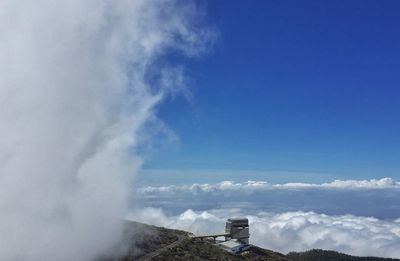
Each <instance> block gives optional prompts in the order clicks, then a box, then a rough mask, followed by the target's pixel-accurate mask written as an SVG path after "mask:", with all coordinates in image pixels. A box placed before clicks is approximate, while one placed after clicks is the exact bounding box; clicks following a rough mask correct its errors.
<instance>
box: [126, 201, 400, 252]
mask: <svg viewBox="0 0 400 261" xmlns="http://www.w3.org/2000/svg"><path fill="white" fill-rule="evenodd" d="M233 216H247V217H248V218H249V222H250V233H251V236H250V238H251V240H250V241H251V243H252V244H255V245H259V246H261V247H265V248H269V249H273V250H277V251H281V252H284V253H287V252H289V251H304V250H308V249H313V248H322V249H332V250H337V251H341V252H344V253H348V254H353V255H361V256H367V255H373V256H383V257H399V256H400V249H399V247H398V246H399V245H400V219H397V220H394V221H383V220H379V219H376V218H370V217H360V216H354V215H340V216H329V215H324V214H317V213H315V212H300V211H296V212H285V213H279V214H273V213H267V212H260V213H257V214H254V215H248V214H247V213H246V212H245V211H242V210H240V209H219V210H208V211H193V210H186V211H184V212H183V213H180V214H179V215H167V214H165V212H164V211H163V210H162V209H160V208H144V209H141V210H140V211H139V210H138V211H135V212H134V214H132V215H130V216H129V217H128V218H130V219H133V220H138V221H142V222H145V223H151V224H154V225H158V226H165V227H170V228H178V229H184V230H188V231H191V232H193V233H195V234H196V233H198V234H205V233H214V232H221V231H223V229H224V224H225V220H226V218H229V217H233Z"/></svg>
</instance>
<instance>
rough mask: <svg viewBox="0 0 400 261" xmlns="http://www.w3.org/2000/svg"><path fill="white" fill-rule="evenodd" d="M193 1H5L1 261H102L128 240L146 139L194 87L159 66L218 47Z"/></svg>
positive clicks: (0, 75) (0, 23) (1, 22)
mask: <svg viewBox="0 0 400 261" xmlns="http://www.w3.org/2000/svg"><path fill="white" fill-rule="evenodd" d="M185 3H186V4H183V5H182V2H180V4H179V5H178V3H177V2H175V1H173V0H171V1H169V0H143V1H142V0H138V1H130V0H116V1H114V0H112V1H111V0H102V1H100V0H85V1H82V0H57V1H53V0H39V1H23V0H2V1H1V2H0V31H1V33H0V122H1V127H0V213H1V214H0V231H1V233H0V259H1V260H18V261H20V260H40V261H42V260H91V258H93V257H94V256H95V255H96V254H98V253H99V251H108V250H109V247H110V246H111V245H112V243H113V242H114V240H115V239H117V238H118V237H119V234H120V229H119V225H120V218H121V217H122V216H123V215H124V214H125V213H126V198H127V193H128V186H130V184H131V179H132V175H133V174H134V173H135V171H136V169H137V168H138V167H139V166H140V163H141V160H140V158H138V157H136V156H134V155H132V151H133V150H132V148H134V147H135V146H137V145H138V144H139V143H140V142H141V136H140V135H139V134H138V133H139V130H141V129H142V128H143V126H144V124H145V123H146V122H147V121H148V120H149V119H152V118H154V114H153V108H154V106H155V105H156V104H157V103H158V102H159V101H160V100H161V99H163V97H164V96H165V94H166V93H168V92H169V93H170V92H175V91H176V90H178V91H179V90H181V89H182V86H181V83H182V82H183V81H182V70H181V69H177V68H175V67H170V66H168V65H166V64H165V63H156V62H157V61H159V60H160V59H162V55H163V54H165V52H166V51H167V50H170V49H175V50H179V51H182V52H183V53H185V54H186V55H190V56H192V55H198V54H199V53H201V52H202V51H203V50H204V48H206V45H207V44H206V42H207V41H208V40H209V38H210V34H209V32H208V31H206V30H202V29H200V28H199V27H198V25H199V23H198V22H197V21H196V19H197V18H196V16H197V15H196V8H195V6H194V5H193V4H191V3H190V2H185ZM160 64H163V65H165V66H164V67H161V66H160Z"/></svg>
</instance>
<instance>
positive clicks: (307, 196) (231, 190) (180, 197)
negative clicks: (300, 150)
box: [136, 178, 400, 219]
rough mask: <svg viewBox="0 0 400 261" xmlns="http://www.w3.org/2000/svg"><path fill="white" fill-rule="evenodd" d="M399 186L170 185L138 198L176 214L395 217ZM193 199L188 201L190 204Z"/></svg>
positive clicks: (381, 182)
mask: <svg viewBox="0 0 400 261" xmlns="http://www.w3.org/2000/svg"><path fill="white" fill-rule="evenodd" d="M399 198H400V185H399V182H397V181H395V180H393V179H391V178H382V179H371V180H335V181H333V182H330V183H322V184H309V183H285V184H271V183H268V182H265V181H247V182H233V181H223V182H220V183H216V184H192V185H170V186H159V187H154V186H144V187H141V188H139V189H138V190H137V194H136V199H137V200H138V201H139V202H140V203H141V204H142V206H144V207H147V206H150V207H156V208H158V207H160V208H163V209H168V210H169V211H170V213H173V214H178V213H181V212H183V211H185V210H187V209H195V210H208V209H216V208H237V207H240V208H243V209H245V210H246V211H247V213H257V212H259V211H260V210H263V211H268V212H276V213H280V212H288V211H304V212H308V211H315V212H317V213H325V214H329V215H345V214H353V215H357V216H373V217H377V218H380V219H396V218H399V213H400V203H399V200H398V199H399ZM188 199H190V200H188Z"/></svg>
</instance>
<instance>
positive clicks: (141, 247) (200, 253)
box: [99, 222, 400, 261]
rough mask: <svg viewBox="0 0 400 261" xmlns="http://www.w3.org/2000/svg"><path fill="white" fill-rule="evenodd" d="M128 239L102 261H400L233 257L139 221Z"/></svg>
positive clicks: (317, 254)
mask: <svg viewBox="0 0 400 261" xmlns="http://www.w3.org/2000/svg"><path fill="white" fill-rule="evenodd" d="M125 227H126V230H125V237H124V240H123V242H121V246H119V248H120V250H121V249H122V250H127V251H124V252H125V253H127V254H124V255H120V256H118V257H103V258H101V259H99V260H101V261H130V260H138V261H144V260H153V261H157V260H158V261H163V260H185V261H187V260H199V261H200V260H227V261H228V260H232V261H236V260H277V261H283V260H287V261H289V260H292V261H326V260H329V261H334V260H340V261H389V260H398V261H400V259H391V258H378V257H356V256H350V255H345V254H342V253H338V252H335V251H326V250H310V251H306V252H300V253H296V252H292V253H289V254H287V255H284V254H281V253H278V252H274V251H271V250H267V249H263V248H260V247H256V246H251V248H250V250H249V251H246V252H244V253H242V254H238V255H235V254H231V253H228V252H226V251H224V250H222V249H220V248H219V247H217V246H215V245H214V244H213V242H212V241H208V240H200V239H193V238H190V233H188V232H185V231H179V230H173V229H166V228H161V227H156V226H149V225H145V224H141V223H137V222H126V224H125Z"/></svg>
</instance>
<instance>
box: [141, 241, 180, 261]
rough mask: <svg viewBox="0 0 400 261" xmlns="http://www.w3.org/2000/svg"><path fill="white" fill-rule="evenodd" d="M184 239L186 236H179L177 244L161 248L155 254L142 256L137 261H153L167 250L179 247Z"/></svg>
mask: <svg viewBox="0 0 400 261" xmlns="http://www.w3.org/2000/svg"><path fill="white" fill-rule="evenodd" d="M184 239H186V237H185V236H178V239H177V240H176V241H175V242H173V243H171V244H169V245H167V246H165V247H162V248H160V249H158V250H156V251H154V252H151V253H148V254H146V255H144V256H141V257H138V258H137V259H135V260H137V261H148V260H151V259H152V258H154V257H156V256H158V255H160V254H161V253H162V252H164V251H166V250H168V249H171V248H174V247H176V246H177V245H179V244H180V243H182V241H183V240H184Z"/></svg>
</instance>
